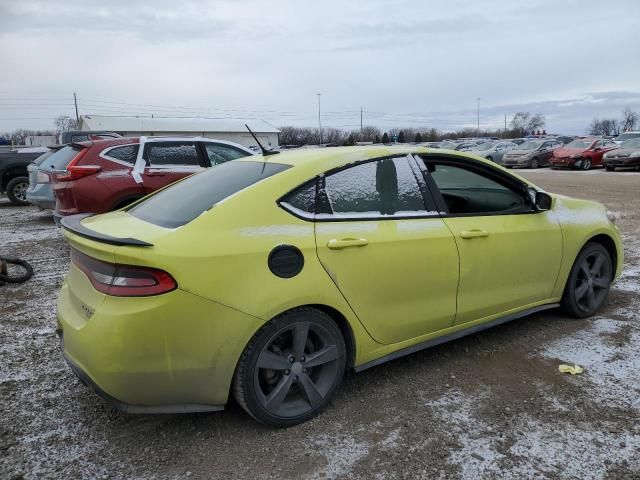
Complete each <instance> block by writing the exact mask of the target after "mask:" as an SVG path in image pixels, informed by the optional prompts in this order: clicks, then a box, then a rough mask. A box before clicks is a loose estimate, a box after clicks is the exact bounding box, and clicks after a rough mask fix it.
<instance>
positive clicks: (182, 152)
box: [145, 142, 200, 167]
mask: <svg viewBox="0 0 640 480" xmlns="http://www.w3.org/2000/svg"><path fill="white" fill-rule="evenodd" d="M145 150H146V153H145V159H146V160H147V164H150V165H151V166H152V167H153V166H160V165H200V161H199V160H198V150H197V148H196V144H195V143H194V142H149V143H147V145H146V147H145Z"/></svg>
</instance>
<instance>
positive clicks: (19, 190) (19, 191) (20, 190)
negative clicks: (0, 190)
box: [13, 182, 29, 202]
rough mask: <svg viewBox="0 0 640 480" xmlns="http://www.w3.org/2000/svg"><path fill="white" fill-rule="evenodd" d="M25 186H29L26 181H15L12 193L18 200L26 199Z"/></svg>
mask: <svg viewBox="0 0 640 480" xmlns="http://www.w3.org/2000/svg"><path fill="white" fill-rule="evenodd" d="M27 188H29V184H28V183H22V182H20V183H17V184H16V185H15V186H14V187H13V195H14V196H15V197H16V198H17V199H18V200H20V201H21V202H26V201H27Z"/></svg>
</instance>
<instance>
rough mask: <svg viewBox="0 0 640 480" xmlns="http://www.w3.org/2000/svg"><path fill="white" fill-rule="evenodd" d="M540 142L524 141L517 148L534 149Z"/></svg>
mask: <svg viewBox="0 0 640 480" xmlns="http://www.w3.org/2000/svg"><path fill="white" fill-rule="evenodd" d="M541 143H542V142H524V143H523V144H522V145H520V146H519V147H518V150H535V149H536V148H538V147H539V146H540V144H541Z"/></svg>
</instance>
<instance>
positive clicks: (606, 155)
mask: <svg viewBox="0 0 640 480" xmlns="http://www.w3.org/2000/svg"><path fill="white" fill-rule="evenodd" d="M610 156H611V152H607V153H605V154H604V155H603V156H602V158H609V157H610Z"/></svg>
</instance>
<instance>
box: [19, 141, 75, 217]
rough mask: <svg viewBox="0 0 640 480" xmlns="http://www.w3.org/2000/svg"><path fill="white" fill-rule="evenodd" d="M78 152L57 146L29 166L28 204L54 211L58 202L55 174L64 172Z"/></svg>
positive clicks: (50, 148) (63, 146)
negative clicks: (54, 188)
mask: <svg viewBox="0 0 640 480" xmlns="http://www.w3.org/2000/svg"><path fill="white" fill-rule="evenodd" d="M77 153H78V152H77V151H76V150H74V149H73V148H72V147H70V146H66V145H57V146H54V147H49V151H48V152H46V153H43V154H42V155H40V156H39V157H38V158H36V159H35V160H34V161H33V162H32V163H31V164H30V165H29V166H27V171H28V172H29V188H27V202H29V203H31V204H32V205H35V206H37V207H40V208H43V209H50V210H53V209H54V208H55V206H56V200H55V197H54V196H53V183H52V180H53V174H54V173H56V171H59V170H64V169H65V168H66V166H67V164H68V163H69V162H70V161H71V159H73V157H74V156H75V155H76V154H77Z"/></svg>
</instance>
